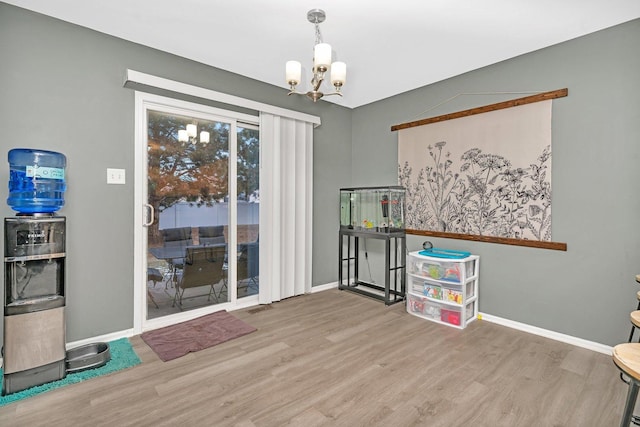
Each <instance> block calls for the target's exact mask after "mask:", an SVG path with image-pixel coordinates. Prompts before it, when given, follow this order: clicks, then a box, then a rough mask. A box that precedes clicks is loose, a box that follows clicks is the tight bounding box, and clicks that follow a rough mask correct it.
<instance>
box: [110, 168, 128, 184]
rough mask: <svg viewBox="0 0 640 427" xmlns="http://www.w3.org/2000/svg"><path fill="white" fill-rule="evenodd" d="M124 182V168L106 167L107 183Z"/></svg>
mask: <svg viewBox="0 0 640 427" xmlns="http://www.w3.org/2000/svg"><path fill="white" fill-rule="evenodd" d="M124 183H125V171H124V169H111V168H107V184H124Z"/></svg>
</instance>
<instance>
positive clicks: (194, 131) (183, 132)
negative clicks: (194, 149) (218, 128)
mask: <svg viewBox="0 0 640 427" xmlns="http://www.w3.org/2000/svg"><path fill="white" fill-rule="evenodd" d="M197 136H198V126H196V125H194V124H189V125H187V128H186V129H180V130H179V131H178V141H180V142H191V143H192V144H197V143H198V139H197V138H196V137H197ZM200 142H201V143H202V144H208V143H209V132H206V131H202V132H200Z"/></svg>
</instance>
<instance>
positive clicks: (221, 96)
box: [124, 69, 321, 127]
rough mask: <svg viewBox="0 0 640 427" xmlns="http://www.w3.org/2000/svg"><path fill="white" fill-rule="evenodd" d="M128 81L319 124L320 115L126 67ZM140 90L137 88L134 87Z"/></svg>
mask: <svg viewBox="0 0 640 427" xmlns="http://www.w3.org/2000/svg"><path fill="white" fill-rule="evenodd" d="M128 83H134V84H141V85H145V86H151V87H155V88H158V89H164V90H169V91H172V92H177V93H182V94H185V95H192V96H197V97H198V98H203V99H209V100H212V101H217V102H222V103H225V104H230V105H236V106H239V107H243V108H248V109H251V110H256V111H262V112H265V113H270V114H274V115H277V116H282V117H289V118H292V119H296V120H301V121H304V122H309V123H313V127H318V126H320V124H321V121H320V117H318V116H312V115H311V114H306V113H301V112H299V111H293V110H288V109H286V108H280V107H276V106H274V105H269V104H264V103H262V102H257V101H252V100H250V99H246V98H241V97H239V96H235V95H229V94H226V93H222V92H217V91H215V90H211V89H205V88H203V87H199V86H194V85H190V84H187V83H182V82H177V81H175V80H169V79H165V78H163V77H158V76H154V75H151V74H146V73H142V72H140V71H135V70H131V69H127V71H126V75H125V80H124V86H126V85H127V84H128ZM135 89H137V90H141V91H142V89H139V88H135Z"/></svg>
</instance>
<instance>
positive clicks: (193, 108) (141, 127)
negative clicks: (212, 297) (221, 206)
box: [133, 91, 262, 334]
mask: <svg viewBox="0 0 640 427" xmlns="http://www.w3.org/2000/svg"><path fill="white" fill-rule="evenodd" d="M149 109H151V110H156V111H161V112H167V113H175V114H178V115H186V116H190V117H195V118H202V119H207V120H220V121H224V122H227V123H230V124H231V128H230V131H229V176H230V177H234V179H230V180H229V183H228V186H229V187H228V188H229V223H228V229H229V230H230V233H229V242H228V246H229V248H235V247H236V246H237V180H236V179H235V176H236V172H237V143H236V141H237V140H236V138H237V123H238V122H243V123H249V124H255V125H258V126H259V117H258V116H252V115H249V114H244V113H238V112H234V111H229V110H223V109H220V108H215V107H210V106H207V105H202V104H196V103H193V102H188V101H183V100H179V99H174V98H169V97H165V96H160V95H155V94H150V93H146V92H139V91H135V138H134V181H135V182H134V201H135V203H134V217H133V221H134V227H133V228H134V280H133V281H134V293H133V298H134V304H133V306H134V315H133V323H134V333H135V334H140V333H142V332H144V331H147V330H151V329H157V328H160V327H163V326H168V325H172V324H175V323H179V322H183V321H186V320H190V319H193V318H196V317H199V316H202V315H204V314H209V313H212V312H215V311H219V310H236V309H239V308H244V307H251V306H254V305H258V296H257V295H255V296H250V297H244V298H242V299H241V300H238V299H237V284H236V280H235V279H234V280H233V281H231V282H229V286H228V289H229V292H230V302H226V303H221V304H215V305H212V306H207V307H202V308H198V309H194V310H189V311H184V312H180V313H177V314H174V315H170V316H163V317H158V318H155V319H147V308H148V307H147V293H146V287H147V274H146V272H147V227H146V226H144V225H143V224H144V223H145V222H146V220H147V217H148V215H149V214H150V213H149V212H148V208H147V207H146V202H147V182H148V181H147V172H148V165H147V110H149ZM260 150H262V146H261V148H260ZM234 253H235V251H234ZM230 259H231V262H230V265H229V271H230V273H231V274H230V276H231V277H233V278H235V271H236V263H235V257H230Z"/></svg>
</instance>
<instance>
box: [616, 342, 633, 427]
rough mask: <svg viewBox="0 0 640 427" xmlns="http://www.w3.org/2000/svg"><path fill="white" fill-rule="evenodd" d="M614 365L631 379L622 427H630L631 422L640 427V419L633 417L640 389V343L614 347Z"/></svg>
mask: <svg viewBox="0 0 640 427" xmlns="http://www.w3.org/2000/svg"><path fill="white" fill-rule="evenodd" d="M613 363H615V365H616V366H617V367H618V369H620V370H621V371H622V373H624V374H625V375H627V376H628V377H629V391H628V392H627V401H626V403H625V406H624V413H623V414H622V421H621V422H620V427H622V426H624V427H629V424H630V423H631V422H633V423H634V424H636V425H640V417H637V416H635V415H633V410H634V409H635V404H636V399H637V397H638V388H639V387H640V343H625V344H618V345H617V346H615V347H613Z"/></svg>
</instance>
